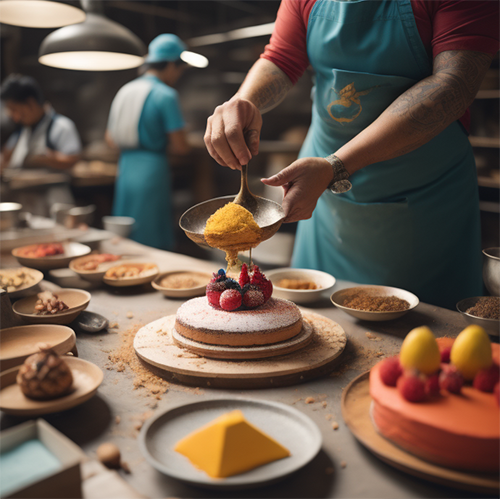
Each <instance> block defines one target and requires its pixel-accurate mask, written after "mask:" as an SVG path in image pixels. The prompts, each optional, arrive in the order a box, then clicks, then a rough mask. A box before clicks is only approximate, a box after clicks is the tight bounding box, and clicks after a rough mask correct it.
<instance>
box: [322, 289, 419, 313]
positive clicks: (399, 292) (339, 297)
mask: <svg viewBox="0 0 500 499" xmlns="http://www.w3.org/2000/svg"><path fill="white" fill-rule="evenodd" d="M360 291H365V292H368V293H370V294H373V295H374V296H395V297H396V298H400V299H401V300H406V301H407V302H408V303H409V305H410V307H409V308H408V309H406V310H398V311H393V312H391V311H380V312H370V311H368V310H357V309H355V308H350V307H346V306H344V303H345V302H346V300H347V299H348V298H350V297H352V295H354V294H357V293H359V292H360ZM330 299H331V300H332V303H333V304H334V305H335V306H336V307H337V308H340V309H341V310H343V311H344V312H345V313H346V314H349V315H352V316H353V317H356V318H357V319H361V320H364V321H375V322H380V321H392V320H394V319H399V318H400V317H402V316H403V315H405V314H406V313H408V312H409V311H410V310H413V309H414V308H415V307H416V306H417V305H418V303H419V300H418V298H417V297H416V296H415V295H414V294H413V293H410V292H409V291H405V290H404V289H399V288H391V287H390V286H371V285H370V286H356V287H355V288H347V289H341V290H340V291H336V292H335V293H333V295H332V296H331V297H330Z"/></svg>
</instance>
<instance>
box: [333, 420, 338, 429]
mask: <svg viewBox="0 0 500 499" xmlns="http://www.w3.org/2000/svg"><path fill="white" fill-rule="evenodd" d="M332 428H333V429H334V430H338V429H339V424H338V423H337V421H332Z"/></svg>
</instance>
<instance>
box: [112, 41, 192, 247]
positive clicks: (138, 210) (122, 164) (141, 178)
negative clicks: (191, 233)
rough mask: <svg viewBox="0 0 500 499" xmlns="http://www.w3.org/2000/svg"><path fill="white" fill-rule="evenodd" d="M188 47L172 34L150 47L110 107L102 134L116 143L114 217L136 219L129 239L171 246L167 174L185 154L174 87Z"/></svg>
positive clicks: (170, 198)
mask: <svg viewBox="0 0 500 499" xmlns="http://www.w3.org/2000/svg"><path fill="white" fill-rule="evenodd" d="M186 49H187V47H186V45H185V44H184V42H182V41H181V39H180V38H178V37H177V36H176V35H173V34H162V35H159V36H158V37H156V38H155V39H154V40H153V41H152V42H151V43H150V45H149V49H148V55H147V57H146V60H145V68H143V69H145V73H144V75H143V76H140V77H139V78H137V79H135V80H133V81H131V82H129V83H127V84H126V85H125V86H124V87H122V88H121V89H120V90H119V92H118V93H117V94H116V97H115V98H114V100H113V103H112V105H111V110H110V114H109V119H108V129H107V133H106V137H107V139H108V142H110V143H112V144H113V143H114V144H115V145H116V146H118V147H119V149H120V151H121V154H120V161H119V172H118V179H117V182H116V187H115V198H114V202H113V215H117V216H130V217H133V218H134V219H135V225H134V228H133V230H132V234H131V236H130V237H131V238H132V239H134V240H135V241H138V242H140V243H142V244H146V245H148V246H152V247H155V248H161V249H172V247H173V244H174V226H173V214H172V187H171V172H170V168H169V162H168V155H169V154H178V155H183V154H187V153H188V152H189V146H188V144H187V140H186V134H185V130H184V128H185V123H184V118H183V116H182V111H181V106H180V101H179V95H178V93H177V91H176V90H175V89H174V88H173V86H174V85H175V84H176V82H177V80H178V79H179V78H180V76H181V75H182V73H183V71H184V68H185V66H186V64H185V63H184V62H183V61H182V59H181V54H182V53H183V52H185V51H186Z"/></svg>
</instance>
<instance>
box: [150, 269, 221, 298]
mask: <svg viewBox="0 0 500 499" xmlns="http://www.w3.org/2000/svg"><path fill="white" fill-rule="evenodd" d="M186 273H187V274H196V275H197V276H200V277H201V278H202V279H204V280H205V283H204V284H201V285H199V286H195V287H193V288H167V287H165V286H162V285H161V282H162V281H163V279H164V278H165V277H169V276H172V275H175V274H186ZM210 279H212V275H211V274H208V273H206V272H196V271H194V270H174V271H171V272H163V273H161V274H160V275H159V276H158V277H157V278H156V279H155V280H154V281H153V282H152V283H151V284H152V286H153V288H155V289H156V290H158V291H160V292H161V293H163V294H164V295H165V296H168V297H169V298H192V297H193V296H202V295H204V294H205V291H206V289H207V284H208V283H209V281H210Z"/></svg>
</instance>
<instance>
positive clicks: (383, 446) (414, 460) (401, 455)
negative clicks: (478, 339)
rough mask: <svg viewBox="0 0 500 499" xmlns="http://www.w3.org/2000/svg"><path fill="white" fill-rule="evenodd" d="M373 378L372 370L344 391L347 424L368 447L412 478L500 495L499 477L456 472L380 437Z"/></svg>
mask: <svg viewBox="0 0 500 499" xmlns="http://www.w3.org/2000/svg"><path fill="white" fill-rule="evenodd" d="M369 375H370V372H369V371H368V372H366V373H363V374H361V375H360V376H358V377H357V378H355V379H354V380H352V381H351V383H349V385H348V386H347V387H346V389H345V390H344V392H343V394H342V401H341V407H342V417H343V418H344V421H345V423H346V424H347V426H348V427H349V429H350V430H351V431H352V433H353V434H354V436H355V437H356V438H357V439H358V440H359V441H360V442H361V443H362V444H363V445H364V446H365V447H367V448H368V449H369V450H370V451H371V452H373V453H374V454H375V455H376V456H377V457H379V458H380V459H381V460H382V461H384V462H386V463H387V464H390V465H391V466H394V467H395V468H397V469H399V470H401V471H404V472H406V473H409V474H410V475H414V476H417V477H419V478H423V479H425V480H429V481H431V482H435V483H439V484H441V485H446V486H448V487H454V488H457V489H464V490H470V491H473V492H480V493H483V494H491V493H495V494H498V489H499V487H500V481H499V478H498V475H495V474H493V473H474V472H467V471H461V470H454V469H451V468H445V467H443V466H439V465H437V464H433V463H430V462H428V461H424V460H423V459H420V458H419V457H417V456H414V455H413V454H410V453H409V452H407V451H405V450H404V449H402V448H401V447H398V446H397V445H395V444H393V443H392V442H390V441H389V440H387V439H386V438H384V437H383V436H382V435H380V434H379V433H378V432H377V430H376V429H375V426H374V425H373V422H372V418H371V416H370V405H371V403H372V398H371V397H370V380H369Z"/></svg>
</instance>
